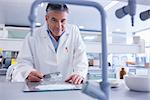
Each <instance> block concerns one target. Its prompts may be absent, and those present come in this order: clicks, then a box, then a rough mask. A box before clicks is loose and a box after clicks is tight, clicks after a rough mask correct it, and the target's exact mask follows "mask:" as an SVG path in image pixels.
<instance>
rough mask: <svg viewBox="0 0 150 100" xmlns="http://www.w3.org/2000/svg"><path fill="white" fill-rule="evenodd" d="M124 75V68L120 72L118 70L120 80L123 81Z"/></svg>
mask: <svg viewBox="0 0 150 100" xmlns="http://www.w3.org/2000/svg"><path fill="white" fill-rule="evenodd" d="M124 75H126V70H125V68H121V70H120V79H123V77H124Z"/></svg>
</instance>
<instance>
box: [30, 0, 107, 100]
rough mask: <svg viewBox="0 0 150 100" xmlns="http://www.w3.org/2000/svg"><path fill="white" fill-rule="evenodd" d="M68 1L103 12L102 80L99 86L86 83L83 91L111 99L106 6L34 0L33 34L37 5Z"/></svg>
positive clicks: (95, 96)
mask: <svg viewBox="0 0 150 100" xmlns="http://www.w3.org/2000/svg"><path fill="white" fill-rule="evenodd" d="M47 2H51V3H67V4H74V5H83V6H93V7H95V8H96V9H97V10H98V11H99V12H100V14H101V24H102V29H101V30H102V82H100V86H99V85H98V87H99V88H97V87H96V86H95V85H92V84H90V83H89V82H87V83H85V84H84V86H83V92H84V93H86V94H88V95H91V96H92V97H94V98H98V99H100V100H109V91H110V87H109V82H108V79H107V41H106V40H107V39H106V18H105V17H106V16H105V11H104V8H103V7H102V6H101V5H100V4H98V3H96V2H93V1H84V0H82V1H81V0H36V1H34V2H33V4H32V7H31V11H30V16H29V20H30V23H31V35H33V33H34V30H35V26H36V22H35V19H36V16H37V9H36V8H37V7H38V5H39V4H41V3H47Z"/></svg>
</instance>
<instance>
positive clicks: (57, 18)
mask: <svg viewBox="0 0 150 100" xmlns="http://www.w3.org/2000/svg"><path fill="white" fill-rule="evenodd" d="M45 18H46V22H47V25H48V28H49V30H50V31H51V33H52V35H53V36H54V38H56V37H59V36H61V34H62V33H63V32H64V31H65V27H66V23H67V19H68V13H67V12H66V11H50V12H48V14H47V15H46V17H45Z"/></svg>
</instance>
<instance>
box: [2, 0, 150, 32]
mask: <svg viewBox="0 0 150 100" xmlns="http://www.w3.org/2000/svg"><path fill="white" fill-rule="evenodd" d="M33 1H34V0H0V23H1V24H6V25H15V26H29V25H30V24H29V21H28V15H29V11H30V7H31V4H32V2H33ZM91 1H96V2H98V3H100V4H101V5H102V6H103V7H107V6H108V5H109V4H110V3H111V2H112V1H116V0H91ZM117 1H122V2H118V3H117V4H115V5H114V6H113V7H111V8H110V9H108V10H107V23H108V24H107V25H108V27H109V30H111V31H115V30H116V29H117V28H119V29H120V30H121V31H125V32H126V31H129V30H130V31H131V30H134V31H138V30H141V29H143V28H149V27H150V19H148V20H147V21H144V22H143V21H141V20H140V19H139V13H140V12H142V11H145V10H148V9H150V7H149V6H150V0H136V1H137V3H138V5H137V16H136V17H135V18H136V19H135V27H134V28H132V27H131V22H130V16H125V17H124V18H122V19H117V18H116V16H115V11H116V9H118V8H121V7H123V6H125V5H127V2H126V1H127V0H117ZM68 6H69V9H70V16H69V22H70V23H74V24H77V25H78V26H80V27H82V28H86V29H94V30H99V29H100V28H101V25H100V16H99V12H98V11H97V10H95V9H94V8H91V7H89V8H87V7H81V6H80V7H79V6H72V5H68ZM39 8H40V9H38V18H37V22H40V23H43V22H44V15H45V6H43V7H39ZM77 16H78V17H77ZM85 18H86V19H85ZM120 26H123V27H120Z"/></svg>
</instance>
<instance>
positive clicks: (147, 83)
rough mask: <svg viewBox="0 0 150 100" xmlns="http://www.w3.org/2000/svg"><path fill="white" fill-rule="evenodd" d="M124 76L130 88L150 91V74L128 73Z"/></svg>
mask: <svg viewBox="0 0 150 100" xmlns="http://www.w3.org/2000/svg"><path fill="white" fill-rule="evenodd" d="M124 78H125V84H126V85H127V87H128V88H129V89H130V90H134V91H142V92H150V75H128V76H125V77H124Z"/></svg>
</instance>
